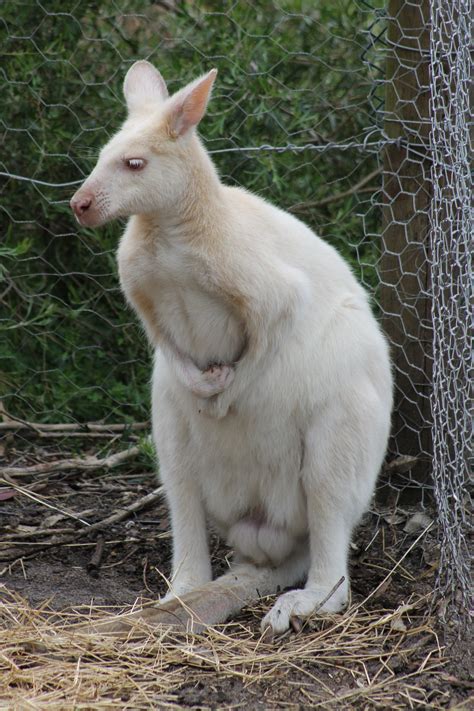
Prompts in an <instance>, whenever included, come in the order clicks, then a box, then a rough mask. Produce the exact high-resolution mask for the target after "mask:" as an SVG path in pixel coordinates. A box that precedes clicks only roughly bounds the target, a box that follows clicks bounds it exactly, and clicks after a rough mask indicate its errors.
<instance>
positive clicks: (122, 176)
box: [71, 61, 217, 227]
mask: <svg viewBox="0 0 474 711" xmlns="http://www.w3.org/2000/svg"><path fill="white" fill-rule="evenodd" d="M216 74H217V70H216V69H211V71H210V72H209V73H208V74H205V75H204V76H202V77H200V78H198V79H196V80H195V81H193V82H191V84H188V85H187V86H185V87H184V89H181V90H180V91H178V92H177V93H176V94H174V95H173V96H171V97H169V96H168V90H167V88H166V84H165V81H164V79H163V77H162V76H161V74H160V72H159V71H158V70H157V69H155V67H153V66H152V65H151V64H150V63H149V62H145V61H140V62H136V63H135V64H133V66H132V67H131V68H130V69H129V71H128V73H127V76H126V77H125V81H124V85H123V91H124V95H125V99H126V102H127V108H128V117H127V120H126V121H125V123H124V124H123V126H122V128H121V129H120V131H119V132H118V133H117V134H116V135H115V136H113V138H112V139H111V140H110V141H109V142H108V143H107V145H106V146H105V147H104V148H103V149H102V150H101V152H100V155H99V160H98V161H97V165H96V166H95V168H94V170H93V171H92V173H91V174H90V176H89V177H88V178H87V180H86V181H85V182H84V183H83V185H82V186H81V187H80V188H79V190H78V191H77V192H76V193H75V195H74V197H73V198H72V200H71V207H72V209H73V210H74V214H75V216H76V219H77V220H78V222H79V223H80V224H81V225H86V226H88V227H97V226H98V225H102V224H104V223H105V222H108V221H109V220H111V219H113V218H115V217H129V216H130V215H137V214H149V213H153V212H162V211H164V212H166V211H167V210H169V209H171V208H173V207H175V206H176V205H177V204H179V202H180V201H181V200H182V199H183V197H184V196H186V194H188V193H189V187H190V182H191V181H192V180H193V175H194V174H195V171H196V163H201V162H202V161H203V160H206V154H205V152H204V150H203V148H202V146H201V144H200V142H199V139H198V137H197V135H196V131H195V128H196V126H197V125H198V123H199V122H200V120H201V119H202V117H203V116H204V114H205V111H206V107H207V103H208V100H209V97H210V93H211V89H212V85H213V83H214V79H215V77H216Z"/></svg>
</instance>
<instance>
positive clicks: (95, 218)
mask: <svg viewBox="0 0 474 711" xmlns="http://www.w3.org/2000/svg"><path fill="white" fill-rule="evenodd" d="M69 204H70V206H71V209H72V211H73V212H74V215H75V217H76V220H77V221H78V222H79V224H80V225H84V226H86V227H97V226H98V225H99V224H100V223H101V221H102V220H101V217H100V214H99V211H98V209H97V201H96V199H95V196H94V194H93V193H92V192H91V191H90V190H84V189H83V188H80V189H79V190H78V191H77V192H76V193H75V194H74V196H73V198H72V200H71V202H70V203H69Z"/></svg>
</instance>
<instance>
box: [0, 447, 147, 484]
mask: <svg viewBox="0 0 474 711" xmlns="http://www.w3.org/2000/svg"><path fill="white" fill-rule="evenodd" d="M139 453H140V447H130V448H129V449H125V450H124V451H123V452H117V453H116V454H111V455H110V456H108V457H104V458H99V457H95V456H92V457H75V458H73V459H60V460H58V461H55V462H43V463H42V464H33V465H32V466H30V467H0V474H1V475H3V476H5V477H6V476H11V477H17V476H30V475H32V474H50V473H52V472H58V471H60V472H64V471H70V470H71V469H80V470H81V471H87V470H90V469H111V468H112V467H116V466H118V465H119V464H123V462H126V461H127V460H128V459H132V458H133V457H136V456H137V455H138V454H139Z"/></svg>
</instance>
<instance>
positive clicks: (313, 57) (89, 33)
mask: <svg viewBox="0 0 474 711" xmlns="http://www.w3.org/2000/svg"><path fill="white" fill-rule="evenodd" d="M470 10H471V6H470V2H468V1H467V0H453V1H452V2H451V3H449V4H446V3H443V2H442V1H441V0H413V1H411V0H389V2H388V5H385V3H384V2H383V0H380V2H377V1H376V0H374V1H373V2H366V1H365V0H359V1H358V2H356V3H354V2H352V1H349V0H339V2H332V3H326V2H321V3H312V2H304V0H302V1H298V0H281V1H280V2H276V1H273V0H261V1H259V2H247V1H246V0H238V1H237V2H224V3H222V2H202V3H190V2H178V1H177V0H176V1H172V0H167V1H166V2H144V1H143V0H121V1H120V2H119V1H118V0H117V1H115V2H114V1H113V0H104V1H103V2H100V3H99V2H89V3H81V2H77V0H74V1H72V0H69V1H68V0H66V1H64V0H62V1H61V2H59V1H56V0H52V1H51V2H48V3H43V2H41V1H40V0H30V1H26V2H14V3H13V2H5V3H4V4H3V6H2V17H1V18H0V28H1V32H2V46H3V60H2V68H1V69H0V72H1V82H2V88H3V98H4V101H3V112H2V116H1V118H0V122H1V124H0V125H1V131H2V138H3V144H4V151H3V157H2V158H1V161H0V175H1V176H2V182H1V184H0V190H1V196H2V201H1V205H0V207H1V211H0V215H1V220H2V234H3V239H2V243H1V244H0V255H1V257H2V263H1V265H0V299H1V301H0V304H1V309H2V315H1V319H0V328H1V330H2V342H1V344H0V354H1V366H0V378H1V380H0V382H1V389H2V393H1V404H2V408H3V419H4V423H3V426H4V428H5V430H7V429H8V428H9V427H10V425H11V420H15V421H17V422H21V421H23V422H34V423H36V424H37V425H43V426H48V427H49V430H48V431H49V436H51V435H52V433H55V435H56V437H57V439H56V442H57V446H58V447H60V446H61V443H62V442H65V443H66V442H67V443H68V446H69V443H70V439H69V437H70V435H71V433H74V432H75V433H76V434H80V433H81V431H88V432H89V433H91V432H95V434H96V435H97V436H99V435H100V433H102V434H101V435H100V436H104V435H105V434H107V433H108V434H109V435H110V436H113V437H116V436H117V429H116V428H117V427H119V429H120V428H124V430H125V431H129V430H130V429H131V428H132V426H133V425H134V424H136V423H140V422H142V421H143V420H146V419H147V418H148V408H149V405H148V402H149V395H148V381H149V365H150V363H149V353H148V352H147V346H146V343H145V340H144V338H143V337H142V335H141V333H140V330H139V329H138V327H137V324H136V323H135V321H134V319H133V318H132V316H131V314H130V313H129V312H128V311H127V309H126V308H125V305H124V302H123V299H122V297H121V295H120V293H119V290H118V281H117V277H116V268H115V257H114V253H115V249H116V245H117V239H118V235H119V233H120V226H117V224H115V225H112V226H107V227H105V228H103V229H101V230H100V231H97V232H93V231H91V230H87V229H82V230H81V231H80V232H78V230H77V228H76V225H75V223H74V221H73V219H72V216H71V214H70V211H69V206H68V202H69V198H70V196H71V194H72V192H73V191H74V186H75V185H77V184H79V183H80V182H82V180H83V178H84V177H85V176H86V175H87V174H88V173H89V172H90V169H91V167H92V165H93V163H94V161H95V154H96V151H97V150H98V148H99V147H100V146H101V145H102V144H103V143H104V142H105V141H106V140H107V138H108V137H109V136H110V135H111V134H112V133H113V132H114V131H115V130H116V129H117V128H118V126H119V124H120V121H121V120H122V119H123V118H124V109H123V106H122V104H123V100H122V97H121V82H122V80H123V76H124V74H125V71H126V69H127V67H128V66H129V65H130V63H131V62H132V61H134V60H135V59H137V58H147V59H149V60H150V61H151V62H153V63H154V64H156V66H158V67H159V68H160V70H161V72H162V74H163V75H164V77H165V78H166V79H167V81H168V84H169V87H170V90H171V91H173V90H174V89H176V88H178V87H180V86H182V85H183V84H184V83H185V82H186V81H188V80H189V79H191V78H193V77H194V76H196V75H198V74H199V73H201V72H203V71H205V70H207V69H210V68H211V67H212V66H217V67H218V69H219V78H218V84H217V87H216V91H215V94H214V98H213V101H212V103H211V105H210V108H209V112H208V117H207V118H206V120H205V123H204V124H203V127H202V134H203V136H204V139H205V141H206V146H207V148H208V150H209V151H210V152H211V153H212V154H213V157H214V159H215V161H216V163H217V165H218V168H219V170H220V173H221V176H222V178H223V179H224V180H225V181H226V182H228V183H233V184H239V185H244V186H245V187H247V188H249V189H250V190H254V191H256V192H258V193H259V194H261V195H263V196H265V197H267V198H269V199H270V200H271V201H272V202H274V203H276V204H278V205H280V206H281V207H284V208H286V209H288V210H290V211H291V212H293V213H294V214H295V215H297V216H298V217H301V218H302V219H304V220H305V221H306V222H307V223H308V224H310V225H311V226H312V227H313V228H314V229H315V231H316V232H318V233H319V234H320V235H321V236H322V237H323V238H325V239H326V240H328V241H329V242H331V243H332V244H333V245H334V246H336V247H337V248H338V250H339V251H340V252H341V253H342V254H343V255H344V256H345V257H346V259H348V260H349V262H350V263H351V264H352V266H353V268H354V270H355V271H356V272H357V273H358V274H359V276H360V279H361V281H362V282H363V283H364V284H365V286H366V287H367V288H369V289H370V290H371V291H372V293H373V295H374V305H375V308H376V309H377V310H378V313H379V316H380V318H381V320H382V323H383V326H384V329H385V331H386V333H387V335H388V336H389V338H390V341H391V344H392V354H393V361H394V368H395V374H396V407H395V412H394V417H393V433H392V438H391V442H390V448H389V456H388V460H387V461H388V464H387V471H386V473H385V476H384V477H383V478H382V480H381V482H382V483H381V488H382V489H383V490H384V491H385V495H388V496H389V498H390V499H391V500H392V503H393V502H397V503H400V502H402V503H403V501H404V500H409V501H410V500H413V499H414V498H416V499H417V500H419V499H420V498H421V500H422V503H423V504H428V503H429V500H431V499H432V498H433V494H434V499H435V501H436V506H437V515H438V519H439V528H440V540H441V562H440V573H439V580H438V588H439V591H440V592H441V593H443V594H448V593H449V595H450V596H452V597H455V594H456V591H460V592H461V598H462V603H461V604H462V605H465V603H466V600H467V591H468V568H467V561H468V549H467V535H468V522H467V512H468V504H467V501H466V496H467V494H466V479H467V452H468V434H467V414H468V390H467V387H468V385H467V384H468V363H469V355H468V347H469V341H468V333H467V324H468V311H467V308H468V298H469V263H468V240H469V235H470V222H469V221H470V219H472V213H470V205H469V187H470V186H469V172H468V169H469V164H468V141H469V137H468V121H469V103H468V81H469V70H470V55H469V18H470ZM86 423H89V426H86ZM90 423H94V425H95V427H96V429H95V430H94V427H91V426H90ZM97 423H100V424H99V425H98V428H97ZM0 424H1V423H0ZM60 425H61V426H60ZM114 427H115V429H114ZM68 428H69V430H68ZM75 428H76V429H75ZM101 428H102V429H101ZM104 428H105V429H104ZM127 428H128V430H127ZM30 429H31V428H30ZM36 429H37V431H38V427H37V428H36ZM39 429H40V430H41V428H39ZM67 430H68V431H69V434H66V432H67ZM43 432H45V430H43ZM27 433H28V427H26V426H25V429H23V430H21V431H19V433H18V435H19V436H24V438H25V443H27V441H28V438H27ZM458 609H459V605H458Z"/></svg>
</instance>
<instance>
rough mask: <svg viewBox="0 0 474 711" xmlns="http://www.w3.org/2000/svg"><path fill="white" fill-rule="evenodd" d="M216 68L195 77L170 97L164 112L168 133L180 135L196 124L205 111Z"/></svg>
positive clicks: (175, 136)
mask: <svg viewBox="0 0 474 711" xmlns="http://www.w3.org/2000/svg"><path fill="white" fill-rule="evenodd" d="M216 76H217V69H211V71H210V72H208V74H205V75H204V76H203V77H199V79H195V80H194V81H193V82H191V84H188V85H187V86H185V87H184V89H181V90H180V91H178V93H177V94H175V95H174V96H172V97H171V99H170V101H169V108H168V110H167V112H166V116H167V121H168V128H169V132H170V135H171V136H173V137H174V138H178V136H182V135H183V134H184V133H186V131H188V130H189V129H190V128H192V127H193V126H197V125H198V123H199V121H200V120H201V119H202V117H203V116H204V114H205V113H206V108H207V103H208V101H209V97H210V95H211V89H212V85H213V84H214V79H215V78H216Z"/></svg>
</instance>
